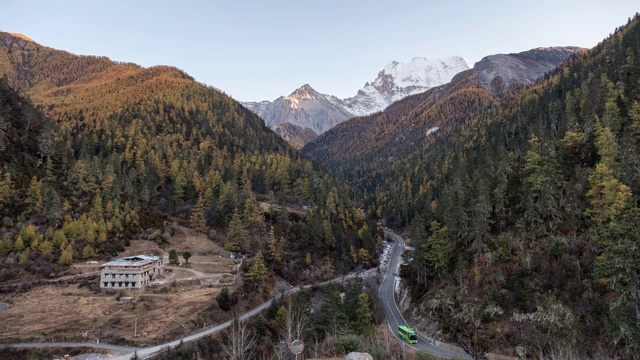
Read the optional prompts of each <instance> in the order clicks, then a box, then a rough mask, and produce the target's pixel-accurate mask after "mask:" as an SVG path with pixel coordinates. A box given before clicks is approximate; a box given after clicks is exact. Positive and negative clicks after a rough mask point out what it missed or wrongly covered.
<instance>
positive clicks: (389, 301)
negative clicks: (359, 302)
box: [378, 231, 471, 359]
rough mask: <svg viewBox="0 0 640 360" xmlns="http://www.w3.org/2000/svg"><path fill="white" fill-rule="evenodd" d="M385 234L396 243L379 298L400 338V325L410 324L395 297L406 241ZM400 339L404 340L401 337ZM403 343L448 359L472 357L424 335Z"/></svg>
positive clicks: (389, 233)
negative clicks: (413, 341)
mask: <svg viewBox="0 0 640 360" xmlns="http://www.w3.org/2000/svg"><path fill="white" fill-rule="evenodd" d="M385 234H386V235H387V236H389V237H390V238H392V239H393V240H394V244H393V248H392V250H391V255H390V256H389V265H388V266H387V273H386V274H385V276H384V278H383V279H382V282H381V283H380V288H379V289H378V298H379V299H380V302H381V303H382V309H383V310H384V316H385V317H386V318H387V323H388V324H389V329H391V332H392V333H393V334H394V335H395V336H396V337H397V338H398V339H400V338H399V337H398V326H400V325H407V326H409V324H407V321H406V320H405V319H404V317H403V316H402V313H401V312H400V310H399V309H398V305H397V304H396V298H395V284H396V277H397V274H398V269H399V268H400V261H401V259H402V252H403V251H404V241H402V238H401V237H400V236H399V235H397V234H395V233H393V232H391V231H385ZM409 327H411V326H409ZM400 341H402V340H401V339H400ZM403 344H405V346H408V347H411V348H413V349H416V350H421V351H426V352H430V353H432V354H434V355H436V356H440V357H443V358H446V359H450V358H452V357H463V358H468V359H471V356H469V355H468V354H467V353H465V352H464V350H462V349H461V348H458V347H455V346H451V345H444V344H442V343H440V342H438V341H436V340H433V339H428V338H424V337H422V336H418V343H417V344H407V343H404V342H403Z"/></svg>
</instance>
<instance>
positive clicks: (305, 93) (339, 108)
mask: <svg viewBox="0 0 640 360" xmlns="http://www.w3.org/2000/svg"><path fill="white" fill-rule="evenodd" d="M469 68H470V66H469V63H468V62H467V60H465V59H464V58H462V57H459V56H452V57H448V58H445V59H436V60H429V59H425V58H421V57H416V58H414V59H412V60H411V61H410V62H408V63H400V62H397V61H393V62H391V63H389V64H388V65H387V66H385V67H384V69H383V70H382V71H380V72H379V73H378V77H377V78H376V79H375V80H374V81H373V82H372V83H366V84H365V86H364V88H363V89H361V90H359V91H358V93H357V94H356V96H354V97H351V98H347V99H339V98H337V97H336V96H333V95H327V94H321V93H319V92H317V91H316V90H314V89H313V88H312V87H311V86H309V85H308V84H305V85H303V86H302V87H300V88H299V89H296V90H295V91H294V92H292V93H291V94H290V95H288V96H281V97H279V98H277V99H275V100H274V101H260V102H243V103H242V104H243V105H244V106H245V107H247V108H248V109H249V110H251V111H253V112H255V113H256V114H258V115H259V116H260V117H262V119H264V122H265V124H266V125H267V126H269V127H271V128H272V129H275V128H276V127H277V126H279V125H280V124H283V123H289V124H291V125H295V126H297V127H300V128H302V129H304V128H307V129H311V130H313V131H314V132H315V133H317V134H322V133H323V132H325V131H327V130H328V129H329V128H331V127H333V126H334V125H336V124H339V123H341V122H342V121H344V120H346V119H348V118H351V117H353V116H362V115H368V114H372V113H375V112H378V111H382V110H384V109H385V108H386V107H387V106H389V105H390V104H391V103H393V102H395V101H398V100H400V99H403V98H405V97H407V96H409V95H414V94H418V93H421V92H424V91H427V90H429V89H430V88H432V87H434V86H439V85H442V84H446V83H447V82H449V81H451V79H452V78H453V76H454V75H456V74H458V73H459V72H461V71H464V70H468V69H469ZM293 137H295V134H294V135H293Z"/></svg>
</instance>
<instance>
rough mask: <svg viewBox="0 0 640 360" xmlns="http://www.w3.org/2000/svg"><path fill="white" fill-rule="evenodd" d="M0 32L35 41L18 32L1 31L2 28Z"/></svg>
mask: <svg viewBox="0 0 640 360" xmlns="http://www.w3.org/2000/svg"><path fill="white" fill-rule="evenodd" d="M0 33H5V34H9V35H11V36H13V37H17V38H19V39H22V40H25V41H29V42H32V43H35V41H33V39H31V38H30V37H28V36H26V35H23V34H20V33H12V32H8V31H2V30H0Z"/></svg>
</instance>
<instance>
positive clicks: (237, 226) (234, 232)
mask: <svg viewBox="0 0 640 360" xmlns="http://www.w3.org/2000/svg"><path fill="white" fill-rule="evenodd" d="M243 232H244V228H243V226H242V219H241V218H240V214H239V213H238V210H235V211H234V212H233V216H232V217H231V222H230V223H229V228H228V229H227V239H226V241H225V243H224V249H225V250H227V251H234V252H238V251H240V250H241V249H242V245H243V244H244V242H245V237H244V233H243Z"/></svg>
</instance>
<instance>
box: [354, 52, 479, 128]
mask: <svg viewBox="0 0 640 360" xmlns="http://www.w3.org/2000/svg"><path fill="white" fill-rule="evenodd" d="M470 68H471V65H469V63H468V62H467V60H466V59H465V58H462V57H460V56H451V57H448V58H444V59H435V60H429V59H426V58H422V57H416V58H413V59H412V60H411V61H410V62H408V63H399V62H397V61H393V62H391V63H390V64H388V65H387V66H385V67H384V69H382V71H380V73H378V77H377V78H376V79H375V80H374V81H373V82H372V83H366V84H365V86H364V88H362V89H361V90H359V91H358V94H357V95H356V96H354V97H351V98H347V99H344V100H343V102H344V104H345V105H344V106H345V108H346V109H347V110H348V111H349V112H350V113H352V114H353V115H354V116H364V115H369V114H372V113H375V112H379V111H382V110H384V109H385V108H386V107H387V106H389V105H391V104H392V103H394V102H396V101H398V100H401V99H403V98H405V97H407V96H410V95H415V94H419V93H422V92H425V91H427V90H429V89H431V88H433V87H436V86H439V85H442V84H446V83H448V82H449V81H451V79H453V77H454V76H455V75H456V74H458V73H460V72H462V71H465V70H469V69H470Z"/></svg>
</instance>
